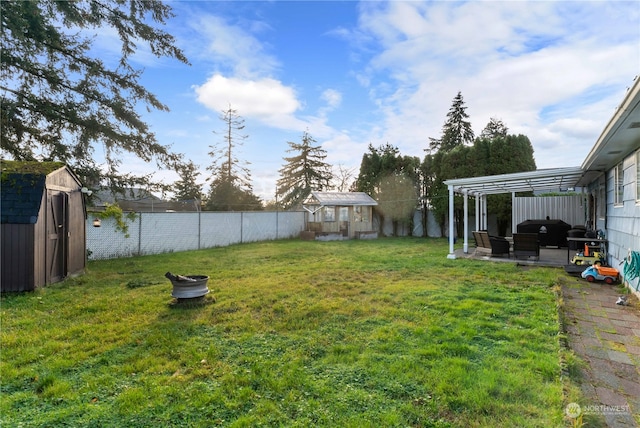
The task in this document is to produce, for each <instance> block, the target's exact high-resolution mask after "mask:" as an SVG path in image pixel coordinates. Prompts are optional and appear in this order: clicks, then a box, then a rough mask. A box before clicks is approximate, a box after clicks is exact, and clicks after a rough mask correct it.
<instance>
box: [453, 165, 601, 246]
mask: <svg viewBox="0 0 640 428" xmlns="http://www.w3.org/2000/svg"><path fill="white" fill-rule="evenodd" d="M586 175H587V172H586V171H585V170H583V169H582V168H580V167H568V168H550V169H539V170H536V171H527V172H518V173H513V174H499V175H489V176H484V177H470V178H458V179H452V180H446V181H445V182H444V183H445V184H446V185H447V186H448V188H449V255H448V256H447V258H450V259H455V258H456V256H455V253H454V249H453V243H454V237H455V232H454V223H455V222H454V221H453V218H454V217H453V216H454V211H453V207H454V203H453V202H454V194H455V193H458V194H461V195H463V197H464V199H463V200H464V244H463V251H464V252H465V253H467V252H468V249H469V243H468V239H469V238H468V235H469V215H468V208H469V207H468V199H469V197H470V196H471V197H475V200H476V205H475V210H476V216H475V218H476V229H477V230H480V229H486V228H487V224H486V223H487V195H497V194H502V193H511V197H512V199H513V198H515V194H516V193H518V192H566V191H567V190H569V189H573V188H575V187H576V186H578V185H579V184H580V183H584V182H585V181H586V182H588V180H585V178H586V177H585V176H586Z"/></svg>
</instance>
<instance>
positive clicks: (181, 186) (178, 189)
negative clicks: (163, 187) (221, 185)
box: [173, 161, 203, 201]
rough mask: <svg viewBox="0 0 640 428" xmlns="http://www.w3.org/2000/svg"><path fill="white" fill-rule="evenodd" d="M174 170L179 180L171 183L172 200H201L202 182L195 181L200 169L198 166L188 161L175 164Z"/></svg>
mask: <svg viewBox="0 0 640 428" xmlns="http://www.w3.org/2000/svg"><path fill="white" fill-rule="evenodd" d="M176 172H177V173H178V175H179V176H180V180H178V181H176V182H175V183H174V185H173V191H174V198H173V199H174V200H176V201H185V200H192V199H195V200H198V201H202V196H203V195H202V184H198V183H197V179H198V176H199V175H200V171H198V166H197V165H196V164H194V163H193V162H191V161H189V162H186V163H182V164H180V165H177V167H176Z"/></svg>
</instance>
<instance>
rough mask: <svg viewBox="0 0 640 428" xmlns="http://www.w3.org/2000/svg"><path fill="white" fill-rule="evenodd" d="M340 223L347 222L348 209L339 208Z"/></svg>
mask: <svg viewBox="0 0 640 428" xmlns="http://www.w3.org/2000/svg"><path fill="white" fill-rule="evenodd" d="M340 221H349V207H340Z"/></svg>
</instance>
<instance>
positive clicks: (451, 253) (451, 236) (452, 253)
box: [447, 185, 456, 259]
mask: <svg viewBox="0 0 640 428" xmlns="http://www.w3.org/2000/svg"><path fill="white" fill-rule="evenodd" d="M448 187H449V254H448V255H447V258H448V259H455V258H456V253H455V251H454V249H453V240H454V238H455V236H454V232H453V230H454V229H453V226H454V224H453V223H454V219H453V202H454V200H453V186H451V185H449V186H448Z"/></svg>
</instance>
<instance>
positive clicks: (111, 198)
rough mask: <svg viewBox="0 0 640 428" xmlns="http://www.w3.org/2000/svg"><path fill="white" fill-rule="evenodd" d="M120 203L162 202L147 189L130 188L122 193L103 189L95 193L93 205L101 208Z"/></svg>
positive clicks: (92, 199) (92, 200) (92, 198)
mask: <svg viewBox="0 0 640 428" xmlns="http://www.w3.org/2000/svg"><path fill="white" fill-rule="evenodd" d="M118 201H162V199H160V198H158V197H157V196H155V195H154V194H153V193H151V192H149V191H148V190H145V189H140V188H135V187H134V188H130V189H124V190H123V191H122V192H121V193H118V192H114V191H112V190H111V189H109V188H101V189H98V190H97V191H95V192H93V196H92V197H91V203H92V205H93V206H96V207H100V206H104V205H105V204H111V205H113V204H115V203H116V202H118Z"/></svg>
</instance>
